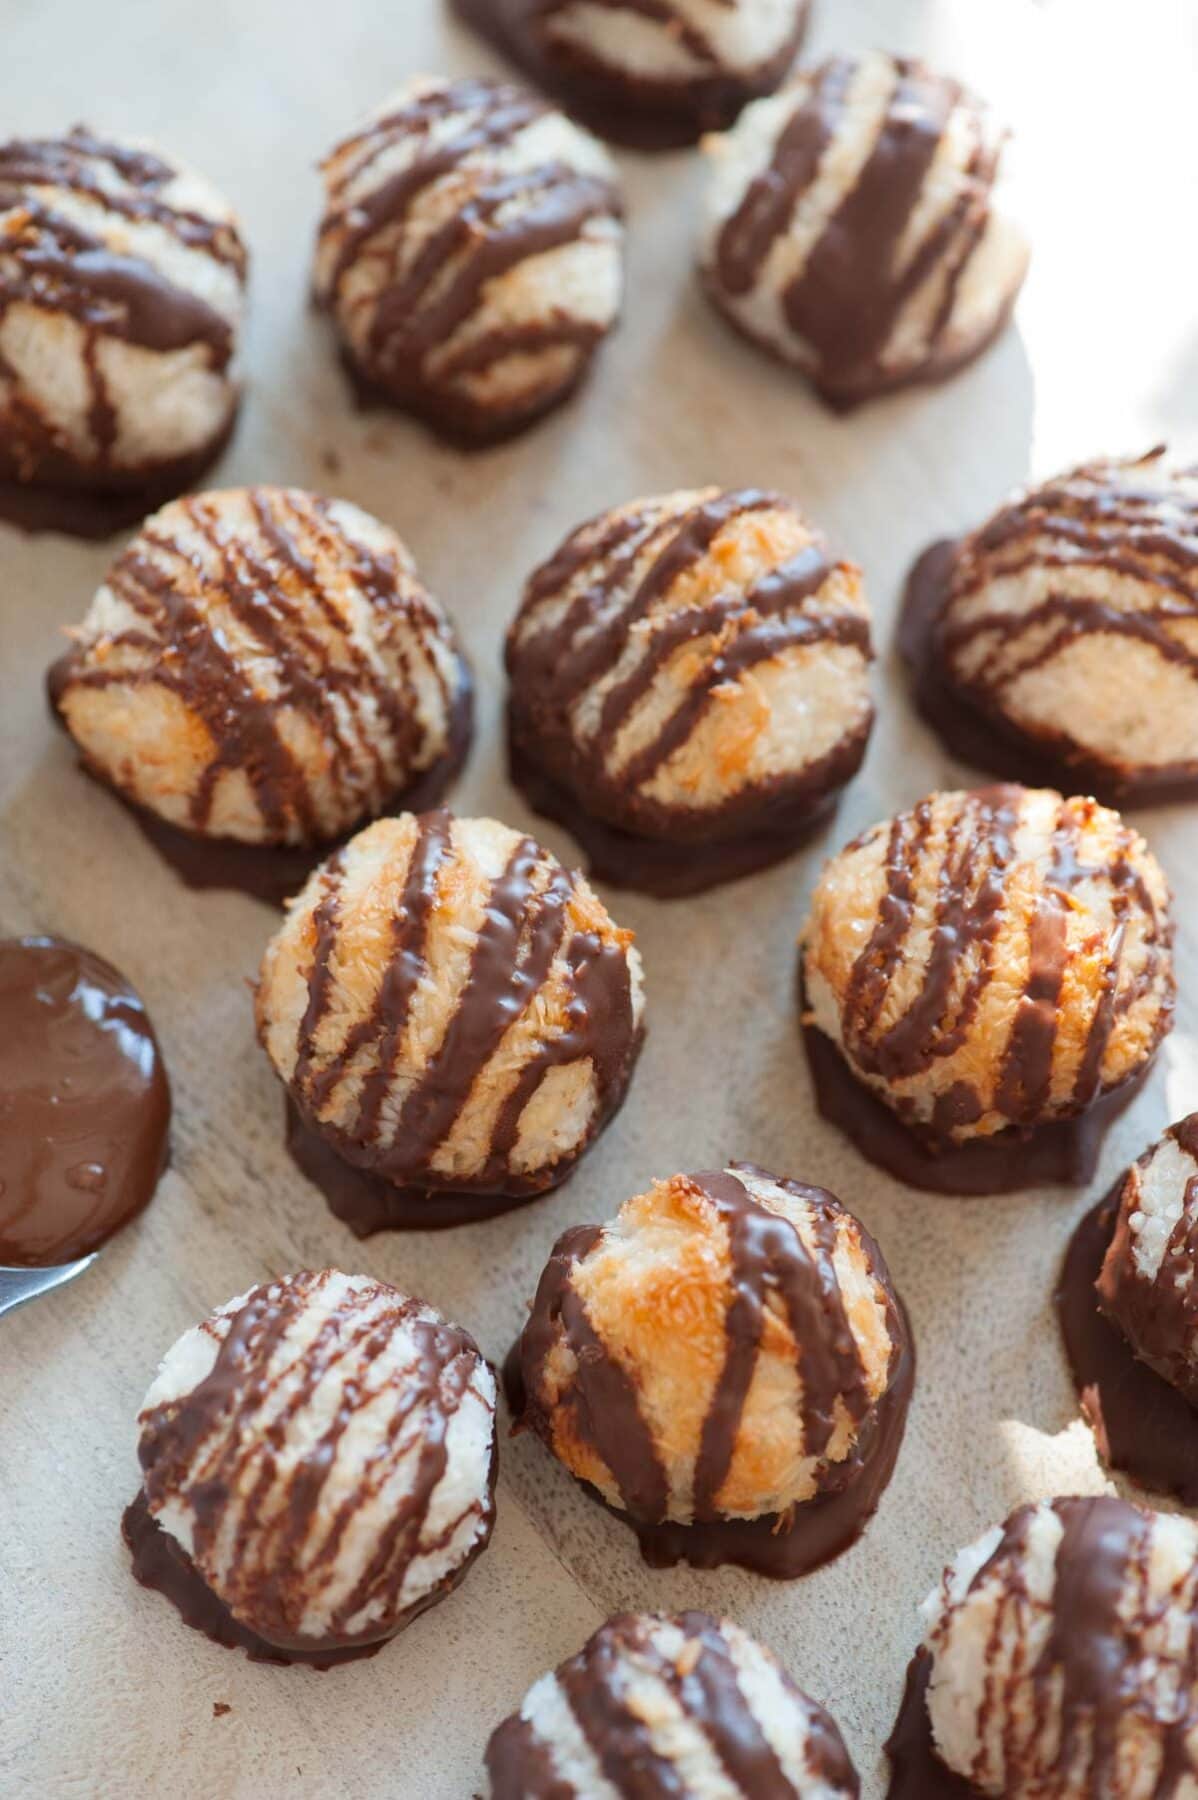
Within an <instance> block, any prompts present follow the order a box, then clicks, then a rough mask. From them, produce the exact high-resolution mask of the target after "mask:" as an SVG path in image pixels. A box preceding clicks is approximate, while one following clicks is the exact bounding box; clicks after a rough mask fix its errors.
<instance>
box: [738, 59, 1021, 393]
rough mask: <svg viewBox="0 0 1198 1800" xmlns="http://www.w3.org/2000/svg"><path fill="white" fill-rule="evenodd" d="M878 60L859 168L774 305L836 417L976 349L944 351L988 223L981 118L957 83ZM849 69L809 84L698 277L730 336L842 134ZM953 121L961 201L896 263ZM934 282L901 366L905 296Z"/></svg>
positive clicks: (816, 76) (993, 158) (921, 68)
mask: <svg viewBox="0 0 1198 1800" xmlns="http://www.w3.org/2000/svg"><path fill="white" fill-rule="evenodd" d="M891 61H892V70H893V80H892V84H891V88H890V92H889V96H888V99H887V103H886V107H885V110H884V112H883V114H882V117H881V121H880V123H879V125H878V128H877V132H876V135H875V138H874V141H873V143H872V146H871V148H870V151H869V154H868V157H867V158H866V161H865V163H864V166H863V167H862V168H861V170H860V172H859V173H858V175H857V177H856V179H855V181H853V182H852V184H851V185H850V187H849V188H848V190H847V192H846V193H845V194H844V195H843V197H842V198H841V199H840V201H839V203H838V204H837V205H836V206H835V208H834V209H833V211H832V212H831V213H830V215H829V216H828V217H827V218H826V219H825V220H824V221H823V224H822V228H821V230H820V232H819V235H818V237H817V238H816V241H815V243H814V244H813V245H812V247H811V249H810V251H809V253H808V254H807V255H806V257H805V258H804V260H803V262H802V264H801V266H800V268H799V271H798V273H797V275H795V276H794V277H793V279H792V280H791V282H790V284H789V286H788V287H786V289H785V290H784V291H783V293H782V296H781V309H782V314H783V316H784V318H785V321H786V324H787V326H788V328H789V330H790V331H791V332H792V333H793V334H794V336H795V338H796V339H797V340H798V341H799V343H800V344H801V345H802V346H803V347H804V349H805V350H806V352H807V353H808V355H809V356H810V358H811V362H812V367H811V378H812V380H813V382H814V383H815V386H816V387H817V389H818V391H819V393H820V394H821V396H822V397H823V398H824V399H825V400H826V401H828V402H829V404H831V405H833V406H836V407H839V408H847V407H851V406H854V405H857V404H858V403H859V402H861V401H862V400H866V399H869V398H871V397H873V396H874V395H875V394H878V393H882V392H885V391H887V390H888V389H890V388H894V387H897V386H901V385H904V384H905V383H907V382H910V381H927V380H934V379H938V378H940V377H941V376H944V375H947V374H949V373H951V372H952V371H953V369H955V368H956V367H958V366H959V365H960V363H962V362H964V361H967V360H970V359H971V358H972V357H974V356H975V355H977V354H978V353H979V351H980V350H981V349H982V348H983V347H984V344H983V343H982V342H979V341H977V340H974V341H973V342H971V343H969V344H968V345H967V346H964V347H961V346H955V347H954V346H953V345H952V343H951V340H950V337H949V327H950V325H951V323H952V319H953V314H954V311H955V306H956V299H957V294H958V291H959V289H960V286H961V282H962V280H963V277H964V275H965V271H966V269H967V268H968V267H969V264H970V261H971V259H972V256H973V253H974V251H975V250H976V248H977V246H978V244H979V243H980V241H981V238H982V235H983V233H984V231H985V229H986V226H987V224H988V222H989V217H990V194H991V189H992V187H993V185H994V180H995V177H996V174H997V170H998V161H999V148H998V147H997V146H996V145H995V144H993V143H992V142H991V141H989V134H988V133H987V131H986V129H985V125H984V115H983V113H982V111H981V109H980V107H979V106H978V105H977V103H976V102H975V101H973V100H972V98H971V97H970V96H969V95H968V94H967V93H966V91H965V90H964V89H963V88H962V87H961V86H960V85H959V83H957V82H955V81H952V80H950V79H949V78H948V77H946V76H941V75H936V74H934V73H933V72H932V71H931V70H930V69H928V68H927V67H926V66H925V65H924V64H923V63H920V62H915V61H912V60H910V59H909V58H905V57H895V58H893V59H891ZM860 68H861V65H860V64H859V63H855V62H853V61H851V60H849V59H848V58H845V57H834V58H832V59H831V60H830V61H828V62H826V63H824V64H823V65H822V66H821V67H820V68H819V69H817V70H816V71H814V73H812V74H811V76H810V77H809V78H808V82H807V87H806V90H805V92H804V93H803V95H802V97H801V98H800V99H799V100H798V103H797V104H796V106H795V109H794V111H793V112H792V114H791V116H790V118H789V120H788V122H787V124H786V125H785V126H784V128H783V129H782V131H781V132H780V133H779V136H778V139H777V141H776V143H775V145H774V150H773V155H772V158H771V160H770V162H769V164H768V165H767V166H766V168H765V169H764V170H763V171H762V172H761V174H759V175H758V176H756V177H755V178H754V180H753V181H751V182H750V183H749V185H748V187H747V188H746V190H745V193H744V195H743V197H742V199H741V201H740V204H739V206H738V207H737V208H736V210H735V211H734V212H733V213H732V214H731V215H730V217H729V218H728V219H727V220H726V221H725V223H724V225H723V227H722V229H721V231H720V234H719V237H718V240H717V243H716V246H715V251H714V256H713V264H712V266H711V267H710V268H709V269H708V270H707V281H708V287H709V291H710V292H711V295H712V297H713V299H714V300H715V302H716V304H717V305H719V306H721V307H723V308H724V310H725V311H727V312H728V314H729V316H730V317H731V319H732V322H733V323H734V324H735V325H736V326H737V328H738V329H739V330H742V331H743V330H745V329H746V327H745V324H744V321H743V319H742V318H741V317H740V316H739V314H738V310H737V308H738V303H739V302H741V301H742V300H743V299H744V298H745V297H746V296H747V295H749V294H750V293H751V292H752V290H753V289H754V288H755V287H756V286H757V284H758V283H759V281H761V280H762V279H763V275H764V270H765V265H766V263H767V262H768V261H769V259H770V256H771V253H772V252H773V250H774V248H775V246H776V245H777V244H778V243H779V242H780V241H781V240H782V239H783V238H784V237H785V235H786V234H787V233H788V232H789V231H790V229H791V224H792V220H793V218H794V215H795V212H796V209H797V208H798V207H799V206H800V205H801V203H802V202H803V200H804V199H805V198H806V197H807V195H808V194H809V193H810V192H811V190H812V189H813V188H814V186H815V184H816V182H817V180H818V179H819V178H820V176H821V174H822V172H823V168H824V164H825V159H826V157H827V156H828V154H829V152H830V151H831V149H832V147H833V145H834V144H835V142H836V140H837V139H838V137H839V136H840V134H841V133H842V132H843V131H845V130H847V129H848V128H849V127H848V123H847V121H848V116H849V111H850V97H851V95H852V92H853V88H854V83H855V82H856V80H857V77H858V74H859V71H860ZM954 114H957V115H958V116H959V117H960V118H961V119H962V120H963V122H964V125H965V128H966V129H967V130H968V131H969V133H970V138H971V148H970V152H969V157H968V160H967V162H966V164H965V167H964V169H963V171H962V181H961V191H960V194H959V196H958V198H957V199H956V200H955V201H954V203H953V204H952V205H951V206H949V207H948V208H947V209H946V210H944V211H942V212H941V213H940V214H939V216H938V217H937V218H936V219H935V221H934V223H933V224H932V225H931V227H930V229H929V230H928V231H927V233H926V234H925V236H924V237H923V239H922V241H921V242H920V243H919V244H918V245H917V246H916V247H915V249H914V250H913V251H911V252H909V253H906V252H903V250H902V247H903V245H904V242H905V239H906V236H907V234H908V232H909V230H910V226H911V221H912V219H913V218H914V217H915V215H916V213H917V211H918V209H919V208H920V206H921V205H922V204H924V202H925V200H926V190H927V185H928V182H929V180H930V177H931V171H932V168H933V165H934V163H935V160H936V157H937V155H938V152H939V150H940V146H941V143H942V140H943V137H944V133H945V131H946V129H947V127H948V123H949V120H950V118H951V117H952V116H953V115H954ZM900 253H902V255H903V259H902V260H901V261H900ZM938 270H939V271H942V280H943V285H942V289H941V292H940V296H939V303H938V306H937V310H936V313H935V316H934V318H933V320H932V322H931V327H930V331H929V334H928V340H927V343H926V347H925V349H924V352H923V355H922V358H921V360H920V361H919V362H917V363H915V364H914V366H907V365H902V366H900V365H899V364H898V363H897V362H894V361H892V360H891V359H890V358H889V357H888V350H889V346H890V343H891V340H892V338H893V336H894V333H895V328H896V326H897V325H898V323H899V321H900V319H901V318H902V316H903V313H904V311H905V309H906V307H907V305H908V303H909V302H910V301H911V299H912V298H913V296H914V295H915V294H916V293H917V292H918V291H919V290H920V289H921V288H922V287H923V286H924V284H925V283H926V282H927V281H928V279H929V278H930V277H931V276H932V274H933V273H934V272H935V271H938ZM1013 300H1014V295H1013V294H1012V295H1011V296H1009V298H1008V301H1007V306H1006V307H1005V308H1003V309H1002V310H1001V312H1000V314H999V316H998V317H997V319H996V320H995V322H994V323H993V326H992V329H991V331H990V333H989V334H988V335H987V339H986V341H989V337H990V336H993V335H995V334H996V333H997V331H998V330H1000V329H1001V327H1002V326H1003V325H1004V324H1005V322H1006V318H1007V315H1008V311H1009V307H1010V305H1011V304H1012V303H1013ZM768 347H769V346H768V345H767V348H768Z"/></svg>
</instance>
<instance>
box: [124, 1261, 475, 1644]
mask: <svg viewBox="0 0 1198 1800" xmlns="http://www.w3.org/2000/svg"><path fill="white" fill-rule="evenodd" d="M138 1428H139V1432H140V1440H139V1456H140V1459H141V1466H142V1471H143V1477H144V1505H145V1508H146V1510H148V1514H149V1518H150V1520H151V1521H152V1522H153V1523H154V1524H155V1525H156V1526H157V1527H158V1528H159V1530H160V1531H161V1532H163V1533H166V1534H167V1535H168V1536H169V1537H170V1538H171V1539H173V1540H174V1543H175V1544H176V1545H177V1546H178V1548H179V1549H180V1550H181V1551H182V1552H183V1554H184V1556H185V1558H186V1559H187V1560H188V1561H189V1563H190V1565H191V1568H192V1570H193V1571H194V1572H195V1574H197V1575H198V1576H199V1577H200V1579H201V1580H202V1581H203V1582H204V1583H205V1584H206V1586H207V1587H208V1589H210V1590H211V1593H212V1594H213V1595H215V1596H216V1599H217V1600H218V1601H219V1602H220V1603H221V1605H222V1606H223V1607H224V1608H226V1609H227V1611H228V1613H229V1614H231V1615H232V1618H233V1620H234V1621H236V1623H237V1624H238V1625H240V1626H241V1627H242V1628H244V1630H245V1631H246V1632H248V1633H250V1634H252V1636H254V1637H257V1638H260V1639H261V1640H263V1642H264V1643H265V1644H266V1645H268V1646H271V1647H273V1648H275V1649H278V1650H282V1651H284V1652H286V1651H292V1652H295V1653H297V1654H304V1655H315V1654H317V1653H319V1652H321V1651H334V1652H336V1651H342V1650H349V1649H354V1648H358V1647H362V1646H365V1645H369V1644H374V1643H378V1642H379V1641H381V1640H385V1639H387V1638H390V1637H393V1636H394V1635H395V1633H396V1632H397V1631H399V1630H401V1629H402V1628H403V1626H404V1625H406V1624H407V1623H408V1622H409V1621H410V1620H411V1619H412V1618H414V1617H415V1616H416V1615H417V1614H418V1613H420V1612H423V1611H425V1610H426V1609H427V1608H428V1607H429V1606H431V1605H433V1604H434V1603H435V1602H436V1601H438V1600H440V1599H442V1598H443V1597H444V1596H445V1595H446V1594H447V1593H449V1592H450V1590H451V1589H452V1588H453V1587H455V1586H456V1584H457V1583H458V1582H459V1581H460V1580H461V1578H462V1576H463V1574H464V1573H465V1571H466V1569H467V1568H468V1567H469V1565H470V1563H471V1562H473V1560H474V1558H475V1557H476V1556H478V1554H479V1553H480V1552H481V1551H482V1550H483V1549H484V1548H485V1546H486V1544H487V1540H488V1539H489V1537H490V1535H491V1527H492V1524H493V1521H494V1510H495V1509H494V1483H495V1382H494V1377H493V1376H492V1373H491V1371H490V1369H489V1368H488V1366H487V1364H486V1363H485V1362H484V1361H483V1358H482V1356H481V1355H480V1353H479V1350H478V1347H477V1345H476V1344H475V1342H474V1340H473V1339H472V1338H471V1337H469V1336H468V1335H467V1333H466V1332H464V1331H462V1330H461V1329H460V1328H459V1327H458V1326H456V1325H449V1324H447V1323H446V1321H445V1320H444V1319H443V1318H442V1317H441V1316H440V1314H439V1313H436V1312H434V1311H433V1309H432V1308H431V1307H429V1306H426V1305H424V1304H423V1302H421V1301H419V1300H411V1299H409V1298H407V1297H406V1296H405V1295H403V1294H401V1293H398V1292H397V1291H396V1289H395V1288H393V1287H388V1286H387V1285H386V1283H384V1282H380V1281H375V1280H372V1279H371V1278H370V1277H368V1276H365V1275H342V1274H340V1273H339V1272H338V1271H336V1270H334V1269H325V1270H323V1271H321V1272H320V1273H319V1274H313V1273H302V1274H299V1275H291V1276H287V1277H285V1278H283V1279H281V1280H278V1281H272V1282H269V1283H266V1284H264V1285H263V1286H261V1287H256V1288H254V1289H252V1290H251V1291H250V1292H249V1293H248V1294H243V1295H242V1296H240V1297H239V1298H238V1299H236V1300H231V1301H230V1302H229V1303H228V1305H227V1306H222V1307H220V1308H219V1309H218V1310H217V1311H216V1312H214V1313H213V1314H212V1315H211V1316H210V1317H209V1318H207V1319H205V1320H204V1321H203V1322H202V1323H201V1324H200V1325H197V1326H195V1327H194V1329H192V1330H191V1331H188V1332H185V1333H184V1335H183V1336H182V1337H181V1338H180V1339H179V1341H178V1342H177V1343H176V1344H175V1345H174V1346H173V1347H172V1348H171V1349H170V1350H169V1351H168V1352H167V1354H166V1357H165V1358H164V1359H163V1363H162V1366H161V1368H160V1369H159V1371H158V1374H157V1376H156V1378H155V1380H154V1382H153V1384H152V1386H151V1387H150V1390H149V1392H148V1393H147V1395H146V1397H145V1400H144V1401H143V1403H142V1408H141V1412H140V1413H139V1415H138Z"/></svg>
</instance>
